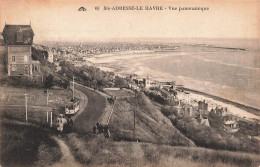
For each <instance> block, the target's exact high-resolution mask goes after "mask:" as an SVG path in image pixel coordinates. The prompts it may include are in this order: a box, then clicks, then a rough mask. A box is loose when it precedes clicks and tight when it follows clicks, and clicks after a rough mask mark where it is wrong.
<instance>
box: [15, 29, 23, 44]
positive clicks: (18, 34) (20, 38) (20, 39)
mask: <svg viewBox="0 0 260 167" xmlns="http://www.w3.org/2000/svg"><path fill="white" fill-rule="evenodd" d="M16 42H23V32H22V30H21V28H20V30H19V31H17V32H16Z"/></svg>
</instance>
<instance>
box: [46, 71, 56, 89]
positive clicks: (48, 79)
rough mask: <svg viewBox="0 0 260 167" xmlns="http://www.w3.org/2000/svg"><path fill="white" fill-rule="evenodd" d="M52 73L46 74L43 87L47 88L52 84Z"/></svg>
mask: <svg viewBox="0 0 260 167" xmlns="http://www.w3.org/2000/svg"><path fill="white" fill-rule="evenodd" d="M53 78H54V77H53V75H51V74H50V75H48V76H47V77H46V78H45V82H44V87H46V88H49V87H52V86H53Z"/></svg>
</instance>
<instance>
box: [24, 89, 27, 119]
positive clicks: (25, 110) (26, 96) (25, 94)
mask: <svg viewBox="0 0 260 167" xmlns="http://www.w3.org/2000/svg"><path fill="white" fill-rule="evenodd" d="M27 95H28V94H24V96H25V121H26V123H28V115H27Z"/></svg>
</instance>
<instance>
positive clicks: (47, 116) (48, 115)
mask: <svg viewBox="0 0 260 167" xmlns="http://www.w3.org/2000/svg"><path fill="white" fill-rule="evenodd" d="M46 117H47V123H48V122H49V112H48V111H47V115H46Z"/></svg>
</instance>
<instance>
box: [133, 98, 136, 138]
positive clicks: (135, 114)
mask: <svg viewBox="0 0 260 167" xmlns="http://www.w3.org/2000/svg"><path fill="white" fill-rule="evenodd" d="M134 102H135V104H134V105H135V106H134V107H135V108H134V133H133V141H135V119H136V118H135V117H136V105H137V104H136V102H137V94H135V97H134Z"/></svg>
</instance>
